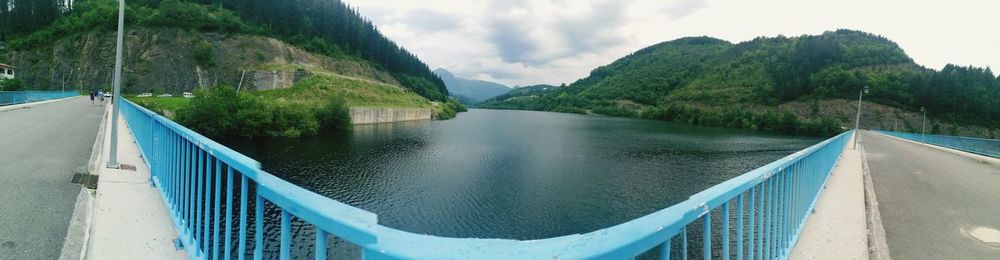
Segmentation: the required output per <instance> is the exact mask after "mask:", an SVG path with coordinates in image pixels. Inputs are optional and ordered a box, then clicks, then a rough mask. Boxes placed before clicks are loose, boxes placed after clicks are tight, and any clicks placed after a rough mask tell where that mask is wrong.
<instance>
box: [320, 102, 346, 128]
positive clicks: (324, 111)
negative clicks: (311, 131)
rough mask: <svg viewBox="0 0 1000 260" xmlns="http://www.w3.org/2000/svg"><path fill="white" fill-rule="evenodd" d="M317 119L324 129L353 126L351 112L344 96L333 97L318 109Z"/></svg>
mask: <svg viewBox="0 0 1000 260" xmlns="http://www.w3.org/2000/svg"><path fill="white" fill-rule="evenodd" d="M316 119H317V120H319V126H320V128H322V129H349V128H351V112H350V110H349V109H348V108H347V103H346V102H344V99H342V98H333V99H330V101H329V102H327V103H326V105H324V106H323V107H320V108H319V109H317V110H316Z"/></svg>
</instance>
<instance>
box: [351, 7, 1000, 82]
mask: <svg viewBox="0 0 1000 260" xmlns="http://www.w3.org/2000/svg"><path fill="white" fill-rule="evenodd" d="M346 2H347V3H348V4H349V5H351V6H355V7H357V8H358V9H359V11H360V12H361V14H362V15H363V16H365V17H367V18H368V19H371V20H372V21H374V22H375V24H376V26H378V28H379V30H381V31H382V33H384V34H385V35H386V36H388V37H389V38H390V39H392V40H394V41H395V42H396V43H398V44H400V45H402V46H403V47H404V48H406V49H407V50H409V51H411V52H413V53H415V54H416V55H417V56H419V57H420V59H422V60H423V61H424V62H426V63H427V65H429V66H430V67H431V69H435V68H438V67H443V68H446V69H448V70H450V71H452V72H453V73H455V74H456V75H458V76H461V77H466V78H475V79H482V80H491V81H496V82H500V83H503V84H507V85H512V86H513V85H522V86H523V85H533V84H541V83H544V84H553V85H557V84H560V83H571V82H573V81H575V80H577V79H580V78H582V77H586V76H587V75H588V74H589V72H590V70H592V69H594V68H596V67H598V66H601V65H605V64H608V63H611V62H613V61H614V60H616V59H618V58H620V57H622V56H624V55H627V54H629V53H631V52H633V51H636V50H638V49H641V48H643V47H646V46H649V45H653V44H656V43H659V42H663V41H668V40H673V39H676V38H680V37H686V36H702V35H707V36H711V37H716V38H720V39H724V40H727V41H730V42H733V43H737V42H742V41H747V40H750V39H753V38H754V37H757V36H777V35H779V34H780V35H786V36H798V35H802V34H813V35H815V34H820V33H822V32H823V31H829V30H835V29H838V28H847V29H856V30H862V31H867V32H871V33H875V34H879V35H883V36H886V37H888V38H889V39H891V40H893V41H895V42H896V43H899V45H900V46H901V47H902V48H903V50H905V51H906V53H907V54H908V55H910V57H912V58H913V59H914V60H915V61H916V62H917V63H918V64H921V65H924V66H927V67H930V68H933V69H941V68H942V67H943V66H944V65H945V64H947V63H953V64H959V65H975V66H980V67H983V66H990V67H992V68H994V71H996V69H995V68H998V67H1000V15H997V13H996V12H997V11H998V10H1000V1H993V0H935V1H929V0H885V1H882V0H827V1H818V0H767V1H756V0H754V1H751V0H530V1H528V0H479V1H475V0H406V1H401V0H346Z"/></svg>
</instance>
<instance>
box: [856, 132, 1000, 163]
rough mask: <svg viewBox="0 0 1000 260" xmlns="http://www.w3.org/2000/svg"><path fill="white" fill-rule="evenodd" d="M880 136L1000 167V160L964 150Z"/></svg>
mask: <svg viewBox="0 0 1000 260" xmlns="http://www.w3.org/2000/svg"><path fill="white" fill-rule="evenodd" d="M875 133H878V132H875ZM878 134H880V135H884V136H888V137H889V138H893V139H896V140H901V141H906V142H911V143H915V144H919V145H923V146H927V147H930V148H934V149H937V150H940V151H944V152H947V153H950V154H954V155H958V156H962V157H966V158H969V159H972V160H975V161H976V162H978V163H982V164H989V165H992V166H996V167H1000V158H993V157H988V156H984V155H979V154H974V153H970V152H966V151H962V150H957V149H952V148H948V147H943V146H937V145H933V144H927V143H921V142H917V141H913V140H907V139H903V138H899V137H895V136H891V135H887V134H883V133H878Z"/></svg>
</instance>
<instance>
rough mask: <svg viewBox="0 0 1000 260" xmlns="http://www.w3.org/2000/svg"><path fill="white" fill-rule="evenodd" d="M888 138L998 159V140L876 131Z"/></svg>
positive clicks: (999, 151)
mask: <svg viewBox="0 0 1000 260" xmlns="http://www.w3.org/2000/svg"><path fill="white" fill-rule="evenodd" d="M878 132H879V133H883V134H886V135H889V136H895V137H899V138H903V139H907V140H910V141H916V142H921V143H926V144H932V145H937V146H942V147H947V148H952V149H956V150H961V151H966V152H970V153H976V154H980V155H985V156H990V157H997V158H1000V140H995V139H983V138H973V137H962V136H949V135H928V134H915V133H902V132H891V131H878Z"/></svg>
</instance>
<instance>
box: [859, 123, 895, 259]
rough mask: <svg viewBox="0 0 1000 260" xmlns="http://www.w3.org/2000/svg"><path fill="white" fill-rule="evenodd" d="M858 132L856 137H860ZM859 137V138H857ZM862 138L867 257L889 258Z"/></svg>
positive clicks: (890, 257)
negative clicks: (866, 219) (866, 218)
mask: <svg viewBox="0 0 1000 260" xmlns="http://www.w3.org/2000/svg"><path fill="white" fill-rule="evenodd" d="M860 136H861V135H860V133H859V134H858V137H860ZM859 139H860V138H859ZM863 140H864V139H860V140H859V141H858V150H860V153H859V154H861V172H862V175H863V176H864V182H865V184H864V185H865V213H867V214H866V215H867V217H868V221H867V222H868V258H869V259H873V260H891V259H892V256H891V255H890V254H889V243H888V242H886V239H885V227H883V226H882V214H881V213H880V212H879V209H878V198H877V197H876V196H875V185H874V183H873V182H872V177H871V173H870V171H869V169H871V168H869V167H868V156H867V155H865V153H866V152H865V143H864V141H863Z"/></svg>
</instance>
